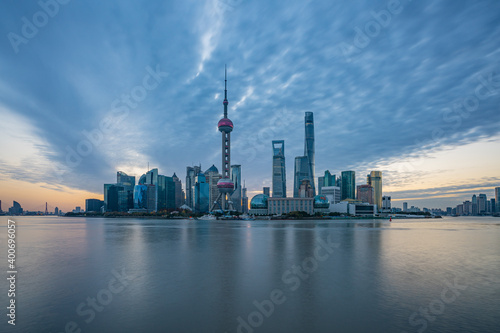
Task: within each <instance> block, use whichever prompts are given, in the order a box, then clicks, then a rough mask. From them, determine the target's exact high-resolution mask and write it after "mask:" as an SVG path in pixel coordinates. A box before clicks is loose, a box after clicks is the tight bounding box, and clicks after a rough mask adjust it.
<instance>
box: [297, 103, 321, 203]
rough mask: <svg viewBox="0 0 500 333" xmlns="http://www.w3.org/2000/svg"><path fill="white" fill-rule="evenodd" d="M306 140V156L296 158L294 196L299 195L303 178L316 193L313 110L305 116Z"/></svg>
mask: <svg viewBox="0 0 500 333" xmlns="http://www.w3.org/2000/svg"><path fill="white" fill-rule="evenodd" d="M304 125H305V140H304V156H298V157H296V158H295V169H294V179H293V180H294V183H293V196H294V197H295V198H297V197H298V195H299V187H300V185H301V183H302V180H304V179H308V180H309V183H310V184H311V187H312V191H313V193H314V195H316V185H315V182H316V178H315V177H316V176H315V150H314V117H313V113H312V112H306V113H305V117H304Z"/></svg>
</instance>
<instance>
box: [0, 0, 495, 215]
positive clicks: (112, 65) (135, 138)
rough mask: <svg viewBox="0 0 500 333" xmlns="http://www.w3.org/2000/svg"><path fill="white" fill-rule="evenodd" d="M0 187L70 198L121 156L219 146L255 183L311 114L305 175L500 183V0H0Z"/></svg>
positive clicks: (175, 161) (158, 159)
mask: <svg viewBox="0 0 500 333" xmlns="http://www.w3.org/2000/svg"><path fill="white" fill-rule="evenodd" d="M0 7H1V10H0V36H1V37H0V54H1V56H0V119H1V122H0V133H1V145H0V200H2V209H3V210H6V209H8V207H10V206H11V205H12V201H13V200H16V201H18V202H19V203H20V204H21V205H22V206H23V207H24V208H25V209H28V210H43V209H44V208H45V202H48V204H49V207H52V208H53V207H55V206H58V207H59V208H61V209H63V210H65V211H68V210H71V209H73V208H74V207H75V206H84V200H85V198H101V199H102V196H103V184H104V183H113V182H116V172H117V171H118V170H121V171H124V172H126V173H127V174H129V175H135V176H137V178H138V177H139V176H140V175H141V174H143V173H145V172H146V171H147V167H148V164H149V166H150V168H155V167H156V168H158V169H159V172H160V174H164V175H168V176H171V175H172V174H173V173H174V172H175V173H176V174H177V175H178V176H179V177H180V178H181V180H182V181H183V183H184V182H185V174H186V171H185V170H186V166H190V165H198V164H201V166H202V169H203V170H206V169H208V168H209V167H210V166H211V165H212V164H215V165H216V166H217V167H218V168H219V169H221V147H220V142H221V138H220V137H221V134H220V132H218V131H217V122H218V120H219V119H220V118H221V117H222V114H223V105H222V100H223V93H224V91H223V90H224V65H225V64H227V72H228V99H229V118H230V119H231V120H232V121H233V123H234V131H233V132H232V134H231V135H232V137H231V140H232V147H231V148H232V150H231V154H232V155H231V159H232V163H233V164H241V165H242V176H243V179H244V180H245V182H246V186H247V188H248V190H249V196H250V197H251V196H253V195H255V194H257V193H258V192H260V191H261V190H262V187H263V186H271V166H272V148H271V141H272V140H285V156H286V166H287V189H288V193H289V194H291V193H292V189H293V161H294V158H295V157H296V156H300V155H303V153H304V152H303V149H304V148H303V146H304V143H303V141H304V112H306V111H312V112H313V113H314V121H315V140H316V141H315V149H316V176H320V175H321V174H322V173H323V172H324V171H325V170H330V171H331V172H333V173H335V174H337V175H338V174H339V173H340V171H342V170H354V171H356V182H357V184H363V183H365V181H366V174H367V173H369V171H370V170H381V171H382V172H383V192H384V194H385V195H391V196H392V200H393V206H396V207H402V202H403V201H407V202H408V204H409V205H410V206H411V205H415V206H418V207H421V208H422V207H428V208H432V207H436V208H445V207H447V206H456V205H457V204H459V203H461V202H462V201H464V200H467V199H469V200H470V197H471V196H472V194H479V193H485V194H486V195H487V196H488V199H489V198H492V197H493V196H494V187H496V186H500V168H499V167H498V166H499V165H500V156H499V153H498V152H499V151H500V112H499V105H500V103H499V102H500V2H498V1H496V0H491V1H468V0H463V1H451V0H449V1H410V0H401V1H395V0H390V1H373V0H372V1H349V2H347V1H326V0H325V1H321V0H316V1H304V0H302V1H286V2H284V1H270V0H266V1H247V0H207V1H189V0H184V1H154V0H148V1H138V0H135V1H118V0H116V1H105V2H103V1H95V0H90V1H78V0H58V1H56V0H42V1H40V2H37V1H25V2H20V1H14V0H6V1H2V4H1V5H0Z"/></svg>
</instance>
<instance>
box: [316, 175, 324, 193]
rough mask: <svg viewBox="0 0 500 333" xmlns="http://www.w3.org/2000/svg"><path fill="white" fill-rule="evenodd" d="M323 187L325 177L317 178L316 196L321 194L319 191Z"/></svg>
mask: <svg viewBox="0 0 500 333" xmlns="http://www.w3.org/2000/svg"><path fill="white" fill-rule="evenodd" d="M324 186H325V176H320V177H318V194H321V189H322V188H323V187H324Z"/></svg>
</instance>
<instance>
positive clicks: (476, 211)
mask: <svg viewBox="0 0 500 333" xmlns="http://www.w3.org/2000/svg"><path fill="white" fill-rule="evenodd" d="M478 214H479V209H478V205H477V196H476V195H475V194H474V195H473V196H472V203H471V213H470V214H469V215H478Z"/></svg>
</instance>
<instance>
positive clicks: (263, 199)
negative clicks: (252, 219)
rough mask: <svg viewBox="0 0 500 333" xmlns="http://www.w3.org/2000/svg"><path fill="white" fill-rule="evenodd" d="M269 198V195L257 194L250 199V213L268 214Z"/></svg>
mask: <svg viewBox="0 0 500 333" xmlns="http://www.w3.org/2000/svg"><path fill="white" fill-rule="evenodd" d="M268 200H269V196H268V195H265V194H257V195H256V196H254V197H253V198H252V200H251V201H250V211H249V212H248V214H250V215H268V214H269V211H268V207H269V205H268Z"/></svg>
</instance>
